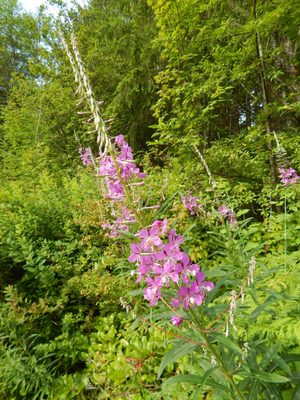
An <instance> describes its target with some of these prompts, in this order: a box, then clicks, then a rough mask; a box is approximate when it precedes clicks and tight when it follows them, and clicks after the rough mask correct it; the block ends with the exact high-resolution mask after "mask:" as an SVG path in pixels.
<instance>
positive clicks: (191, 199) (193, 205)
mask: <svg viewBox="0 0 300 400" xmlns="http://www.w3.org/2000/svg"><path fill="white" fill-rule="evenodd" d="M181 201H182V204H183V206H184V207H185V208H186V209H187V210H189V212H190V213H191V215H195V214H196V211H197V208H199V207H201V206H200V205H199V204H198V201H199V199H198V197H196V196H192V195H189V196H182V197H181Z"/></svg>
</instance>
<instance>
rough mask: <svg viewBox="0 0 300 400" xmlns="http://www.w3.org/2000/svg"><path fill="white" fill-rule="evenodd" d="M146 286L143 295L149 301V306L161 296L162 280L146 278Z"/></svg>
mask: <svg viewBox="0 0 300 400" xmlns="http://www.w3.org/2000/svg"><path fill="white" fill-rule="evenodd" d="M146 282H147V284H148V287H147V288H146V289H145V290H144V297H145V299H146V300H148V301H149V304H150V306H155V305H156V304H157V302H158V300H159V299H160V297H161V287H162V282H161V281H160V279H158V278H154V279H152V278H151V277H149V276H148V277H147V278H146Z"/></svg>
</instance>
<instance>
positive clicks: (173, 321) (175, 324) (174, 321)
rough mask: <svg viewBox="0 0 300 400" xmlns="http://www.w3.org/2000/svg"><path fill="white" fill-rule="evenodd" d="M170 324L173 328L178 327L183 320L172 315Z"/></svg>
mask: <svg viewBox="0 0 300 400" xmlns="http://www.w3.org/2000/svg"><path fill="white" fill-rule="evenodd" d="M171 322H172V324H173V325H174V326H180V325H181V324H182V322H183V318H182V317H179V316H176V315H174V316H173V317H171Z"/></svg>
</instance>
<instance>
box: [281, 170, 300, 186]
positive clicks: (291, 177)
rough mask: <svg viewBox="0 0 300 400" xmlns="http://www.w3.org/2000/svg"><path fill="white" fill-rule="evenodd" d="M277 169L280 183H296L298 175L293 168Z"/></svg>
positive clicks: (286, 184)
mask: <svg viewBox="0 0 300 400" xmlns="http://www.w3.org/2000/svg"><path fill="white" fill-rule="evenodd" d="M278 170H279V175H280V178H281V183H283V184H284V186H289V185H296V183H297V182H298V180H299V179H300V176H299V175H298V174H297V172H296V171H295V170H294V168H291V167H290V168H284V167H279V169H278Z"/></svg>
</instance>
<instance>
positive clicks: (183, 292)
mask: <svg viewBox="0 0 300 400" xmlns="http://www.w3.org/2000/svg"><path fill="white" fill-rule="evenodd" d="M199 289H200V288H199V286H198V285H197V283H196V282H192V283H191V284H190V286H189V287H188V286H181V287H180V289H179V300H180V302H182V304H183V308H184V309H185V310H187V309H188V308H189V306H190V307H194V306H195V305H196V306H200V305H201V304H202V301H203V298H204V295H203V293H201V292H200V290H199Z"/></svg>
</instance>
